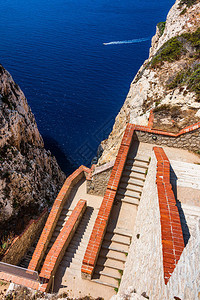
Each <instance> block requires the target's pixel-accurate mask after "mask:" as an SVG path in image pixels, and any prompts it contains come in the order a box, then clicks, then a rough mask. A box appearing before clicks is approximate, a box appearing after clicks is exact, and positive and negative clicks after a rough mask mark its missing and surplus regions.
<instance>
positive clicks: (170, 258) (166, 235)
mask: <svg viewBox="0 0 200 300" xmlns="http://www.w3.org/2000/svg"><path fill="white" fill-rule="evenodd" d="M154 152H155V155H156V159H157V176H156V184H157V191H158V200H159V208H160V221H161V234H162V250H163V269H164V281H165V284H167V282H168V281H169V278H170V276H171V274H172V273H173V271H174V269H175V267H176V264H177V262H178V260H179V259H180V256H181V254H182V252H183V249H184V239H183V232H182V227H181V221H180V216H179V212H178V208H177V205H176V199H175V196H174V193H173V191H172V186H171V184H170V162H169V160H168V158H167V156H166V154H165V152H164V150H163V149H162V148H160V147H154Z"/></svg>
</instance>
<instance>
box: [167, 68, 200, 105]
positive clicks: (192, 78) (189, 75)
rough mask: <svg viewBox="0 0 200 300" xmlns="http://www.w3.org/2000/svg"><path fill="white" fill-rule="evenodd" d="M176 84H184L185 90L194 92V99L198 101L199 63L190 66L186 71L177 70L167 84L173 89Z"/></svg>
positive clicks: (199, 98)
mask: <svg viewBox="0 0 200 300" xmlns="http://www.w3.org/2000/svg"><path fill="white" fill-rule="evenodd" d="M178 86H186V88H187V90H188V91H190V92H195V93H196V100H197V101H198V102H199V101H200V64H198V65H195V66H191V67H190V68H188V69H187V70H186V71H181V72H179V73H178V74H177V75H176V77H175V78H174V79H173V81H172V82H171V83H170V84H169V85H168V86H167V87H168V88H169V89H174V88H176V87H178Z"/></svg>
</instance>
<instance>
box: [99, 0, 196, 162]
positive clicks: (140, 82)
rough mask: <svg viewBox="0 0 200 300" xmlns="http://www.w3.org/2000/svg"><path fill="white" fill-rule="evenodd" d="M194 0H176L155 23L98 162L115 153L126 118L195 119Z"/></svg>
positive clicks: (164, 124)
mask: <svg viewBox="0 0 200 300" xmlns="http://www.w3.org/2000/svg"><path fill="white" fill-rule="evenodd" d="M199 24H200V1H199V0H177V1H176V2H175V4H174V5H173V6H172V8H171V9H170V11H169V13H168V16H167V19H166V22H160V23H159V24H158V25H157V29H156V35H155V36H154V37H153V38H152V47H151V49H150V55H149V58H148V59H147V60H146V61H145V62H144V64H143V65H142V66H141V68H140V69H139V71H138V73H137V74H136V76H135V78H134V80H133V82H132V83H131V86H130V90H129V93H128V95H127V98H126V100H125V102H124V105H123V106H122V108H121V110H120V112H119V114H118V115H117V117H116V120H115V123H114V126H113V130H112V132H111V133H110V135H109V137H108V139H107V140H105V141H103V142H102V147H103V150H104V151H103V154H102V156H101V158H100V159H99V162H98V164H99V165H101V164H104V163H106V162H108V161H111V160H113V159H115V157H116V155H117V152H118V149H119V145H120V143H121V139H122V136H123V133H124V131H125V128H126V124H127V123H129V122H130V123H134V124H139V125H147V123H148V118H149V114H150V111H151V110H153V111H154V124H153V128H156V129H161V130H168V131H171V132H178V131H179V130H180V129H182V128H183V127H185V126H187V125H190V124H193V123H195V122H198V121H199V120H200V27H199V26H200V25H199Z"/></svg>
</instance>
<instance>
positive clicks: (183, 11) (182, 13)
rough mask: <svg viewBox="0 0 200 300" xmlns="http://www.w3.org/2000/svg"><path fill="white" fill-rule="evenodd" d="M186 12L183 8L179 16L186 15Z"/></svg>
mask: <svg viewBox="0 0 200 300" xmlns="http://www.w3.org/2000/svg"><path fill="white" fill-rule="evenodd" d="M186 11H187V8H186V7H185V8H184V9H183V10H182V12H181V13H180V15H181V16H182V15H184V14H185V13H186Z"/></svg>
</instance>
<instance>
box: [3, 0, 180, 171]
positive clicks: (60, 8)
mask: <svg viewBox="0 0 200 300" xmlns="http://www.w3.org/2000/svg"><path fill="white" fill-rule="evenodd" d="M173 3H174V0H160V1H149V0H107V1H106V0H49V1H47V0H28V1H25V0H4V1H2V2H1V18H0V41H1V42H0V62H1V63H2V64H3V65H4V67H5V68H6V69H7V70H8V71H9V72H10V73H11V74H12V76H13V77H14V79H15V81H16V82H17V83H18V84H19V85H20V87H21V88H22V90H23V91H24V93H25V95H26V97H27V98H28V102H29V105H30V106H31V108H32V111H33V113H34V114H35V117H36V121H37V124H38V127H39V130H40V132H41V134H42V136H43V138H44V140H45V143H46V147H47V148H49V149H50V150H51V151H52V152H53V154H54V155H55V156H56V157H57V159H58V161H59V163H60V166H61V168H62V169H63V170H64V171H65V172H66V173H69V172H71V171H72V170H73V169H74V168H76V167H77V166H78V165H80V164H85V165H90V161H91V159H92V157H94V156H95V154H96V150H97V147H98V145H99V143H100V142H101V140H103V139H105V138H106V137H107V136H108V134H109V132H110V131H111V128H112V126H113V124H114V118H115V117H116V115H117V113H118V111H119V110H120V108H121V106H122V105H123V102H124V100H125V98H126V95H127V93H128V90H129V86H130V83H131V81H132V79H133V77H134V75H135V74H136V72H137V70H138V69H139V67H140V66H141V64H142V63H143V61H144V60H145V59H146V58H147V57H148V52H149V47H150V39H149V40H147V41H142V42H141V43H132V44H118V45H107V46H105V45H103V43H106V42H112V41H123V40H132V39H140V38H150V37H152V36H153V35H154V33H155V26H156V24H157V23H158V22H160V21H164V20H165V19H166V15H167V12H168V10H169V9H170V7H171V6H172V5H173Z"/></svg>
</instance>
